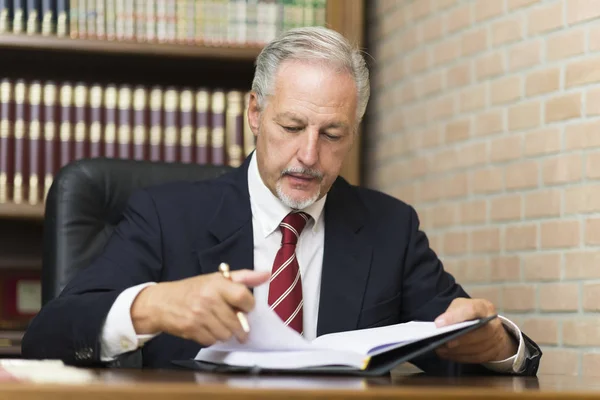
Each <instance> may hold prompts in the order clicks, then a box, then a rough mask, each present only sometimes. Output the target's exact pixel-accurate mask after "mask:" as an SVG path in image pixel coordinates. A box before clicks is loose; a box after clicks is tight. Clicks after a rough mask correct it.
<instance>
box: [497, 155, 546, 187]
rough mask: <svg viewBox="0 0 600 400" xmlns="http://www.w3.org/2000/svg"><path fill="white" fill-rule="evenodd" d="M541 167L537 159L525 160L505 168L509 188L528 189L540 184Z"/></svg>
mask: <svg viewBox="0 0 600 400" xmlns="http://www.w3.org/2000/svg"><path fill="white" fill-rule="evenodd" d="M539 171H540V168H539V166H538V163H537V161H523V162H518V163H514V164H510V165H508V166H506V168H505V176H504V178H505V181H506V189H507V190H515V189H528V188H534V187H537V186H538V180H539V174H540V172H539Z"/></svg>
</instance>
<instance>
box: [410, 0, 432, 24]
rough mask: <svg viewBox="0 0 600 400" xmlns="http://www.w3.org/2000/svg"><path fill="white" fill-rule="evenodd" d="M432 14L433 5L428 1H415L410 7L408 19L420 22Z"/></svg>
mask: <svg viewBox="0 0 600 400" xmlns="http://www.w3.org/2000/svg"><path fill="white" fill-rule="evenodd" d="M430 12H431V4H430V3H429V2H428V1H415V2H413V3H412V4H410V5H409V7H408V17H409V18H410V20H412V21H418V20H420V19H422V18H424V17H426V16H427V15H428V14H429V13H430Z"/></svg>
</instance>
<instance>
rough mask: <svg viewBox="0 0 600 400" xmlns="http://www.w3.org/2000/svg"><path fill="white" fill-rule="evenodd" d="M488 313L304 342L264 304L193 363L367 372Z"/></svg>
mask: <svg viewBox="0 0 600 400" xmlns="http://www.w3.org/2000/svg"><path fill="white" fill-rule="evenodd" d="M491 318H493V317H490V318H486V319H485V320H474V321H467V322H462V323H459V324H454V325H450V326H446V327H443V328H437V327H436V326H435V323H433V322H416V321H413V322H407V323H403V324H396V325H389V326H383V327H378V328H371V329H362V330H354V331H347V332H337V333H331V334H327V335H323V336H320V337H317V338H316V339H315V340H313V341H308V340H306V339H305V338H303V337H302V336H301V335H299V334H298V333H297V332H296V331H294V330H293V329H291V328H289V327H287V326H286V325H285V324H284V323H283V322H282V321H281V319H280V318H279V317H278V316H277V315H276V314H275V312H274V311H272V310H271V309H270V308H268V307H266V306H257V307H256V308H255V309H254V310H253V311H252V312H251V313H250V314H248V321H249V323H250V327H251V329H250V334H249V336H248V341H247V342H246V343H240V342H239V341H237V339H235V338H233V339H230V340H229V341H227V342H220V343H216V344H214V345H212V346H210V347H207V348H204V349H202V350H200V352H199V353H198V355H197V356H196V358H195V363H194V364H195V365H190V363H189V362H187V363H186V362H184V363H181V362H176V364H178V365H182V366H187V367H190V366H191V367H192V368H195V369H203V370H206V369H208V370H214V371H250V370H252V371H254V372H257V371H260V370H263V371H291V372H294V371H295V372H298V371H303V372H310V371H335V372H344V371H345V372H348V371H369V372H371V373H372V374H380V373H384V372H387V371H389V369H391V368H393V367H394V366H395V365H398V364H399V363H401V362H404V361H408V360H410V359H412V358H414V357H416V356H418V355H420V354H422V353H424V352H427V351H430V350H433V349H435V348H436V347H438V346H440V345H442V344H443V343H445V342H447V341H449V340H452V339H453V338H454V337H458V336H460V335H463V334H465V333H466V332H468V331H471V330H473V329H476V328H477V327H479V326H481V325H482V324H484V323H487V322H488V321H489V320H490V319H491Z"/></svg>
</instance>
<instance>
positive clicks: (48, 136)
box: [44, 82, 58, 200]
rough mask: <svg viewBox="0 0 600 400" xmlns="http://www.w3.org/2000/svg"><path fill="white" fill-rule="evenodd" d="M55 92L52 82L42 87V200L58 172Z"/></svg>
mask: <svg viewBox="0 0 600 400" xmlns="http://www.w3.org/2000/svg"><path fill="white" fill-rule="evenodd" d="M56 103H57V92H56V85H55V84H54V82H46V84H45V85H44V200H45V199H46V197H47V196H48V190H50V186H51V185H52V180H53V179H54V175H55V174H56V171H57V170H58V163H57V158H56V154H58V146H57V140H56V113H57V107H56Z"/></svg>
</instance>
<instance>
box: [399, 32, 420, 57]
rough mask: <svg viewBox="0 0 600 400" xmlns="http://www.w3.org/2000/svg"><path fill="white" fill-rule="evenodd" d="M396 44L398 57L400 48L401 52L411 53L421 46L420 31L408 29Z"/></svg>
mask: <svg viewBox="0 0 600 400" xmlns="http://www.w3.org/2000/svg"><path fill="white" fill-rule="evenodd" d="M395 42H396V43H395V44H396V53H395V54H396V55H397V54H398V52H397V51H398V46H399V48H400V50H401V51H403V52H409V51H411V50H413V49H415V48H416V47H417V45H418V44H419V37H418V31H417V30H416V29H408V30H405V31H404V32H403V34H402V35H400V36H399V37H398V39H397V40H396V41H395Z"/></svg>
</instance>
